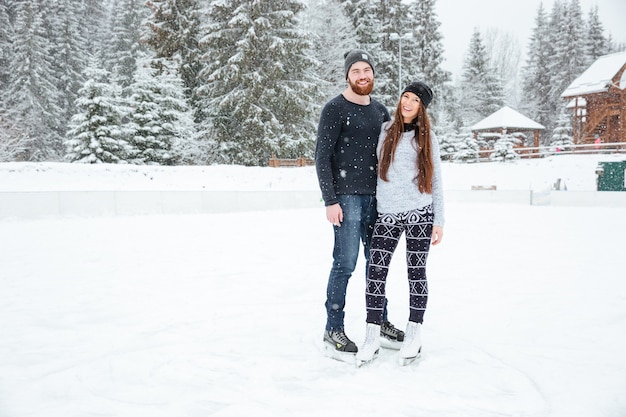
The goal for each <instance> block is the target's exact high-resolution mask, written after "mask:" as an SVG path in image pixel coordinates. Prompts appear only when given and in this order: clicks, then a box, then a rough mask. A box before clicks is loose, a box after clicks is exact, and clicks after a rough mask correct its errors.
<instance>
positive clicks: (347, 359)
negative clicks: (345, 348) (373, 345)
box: [324, 343, 356, 365]
mask: <svg viewBox="0 0 626 417" xmlns="http://www.w3.org/2000/svg"><path fill="white" fill-rule="evenodd" d="M324 355H325V356H326V357H327V358H331V359H335V360H337V361H340V362H344V363H347V364H350V365H354V363H355V361H356V352H342V351H340V350H337V349H335V347H334V346H333V345H330V344H328V343H324Z"/></svg>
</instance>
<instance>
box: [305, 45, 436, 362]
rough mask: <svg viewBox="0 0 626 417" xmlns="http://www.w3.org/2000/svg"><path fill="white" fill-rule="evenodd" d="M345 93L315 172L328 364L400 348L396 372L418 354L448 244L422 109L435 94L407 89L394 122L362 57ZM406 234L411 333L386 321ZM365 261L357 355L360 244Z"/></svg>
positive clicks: (356, 55) (419, 86)
mask: <svg viewBox="0 0 626 417" xmlns="http://www.w3.org/2000/svg"><path fill="white" fill-rule="evenodd" d="M344 72H345V75H346V79H347V81H348V87H347V88H346V89H345V90H344V91H343V93H342V94H340V95H338V96H337V97H335V98H333V99H332V100H330V101H329V102H328V103H327V104H326V105H325V106H324V108H323V110H322V114H321V117H320V121H319V126H318V131H317V144H316V149H315V166H316V170H317V176H318V180H319V185H320V188H321V191H322V197H323V200H324V204H325V206H326V218H327V219H328V221H329V222H330V223H332V225H333V230H334V236H335V244H334V248H333V265H332V268H331V271H330V276H329V278H328V287H327V295H326V312H327V321H326V330H325V332H324V347H325V350H326V352H327V353H328V354H329V356H331V357H333V358H336V359H341V360H346V357H348V358H349V357H352V360H354V356H355V355H356V361H357V363H363V362H368V361H370V360H372V359H373V358H374V357H375V355H376V354H377V353H378V350H379V347H380V346H381V342H382V346H383V347H389V348H395V349H400V358H399V361H400V364H406V363H409V362H411V361H412V360H413V359H415V358H416V357H418V356H419V354H420V352H421V336H420V328H421V324H422V322H423V317H424V311H425V309H426V302H427V298H428V287H427V282H426V258H427V256H428V250H429V248H430V245H431V244H432V245H436V244H438V243H439V242H441V239H442V236H443V223H444V216H443V191H442V184H441V164H440V158H439V145H438V142H437V140H436V138H435V136H434V134H433V133H432V132H431V129H430V120H429V118H428V115H427V113H426V108H427V107H428V104H429V103H430V101H431V100H432V97H433V94H432V91H431V89H430V88H429V87H428V86H427V85H426V84H424V83H422V82H413V83H411V84H409V85H408V86H406V88H405V89H404V91H403V92H402V95H401V97H400V100H399V102H398V105H397V107H396V111H395V114H394V118H393V119H391V118H390V116H389V112H388V111H387V109H386V108H385V107H384V106H383V105H382V104H381V103H379V102H378V101H376V100H374V99H373V98H371V97H370V93H371V92H372V89H373V87H374V63H373V61H372V57H371V56H370V55H369V54H368V53H367V52H365V51H362V50H353V51H350V52H348V53H346V55H345V64H344ZM402 233H405V234H406V262H407V272H408V279H409V321H408V325H407V327H406V333H405V332H403V331H401V330H398V329H396V328H395V327H394V326H393V325H392V324H391V323H390V322H389V320H388V318H387V299H386V297H385V280H386V277H387V273H388V267H389V263H390V261H391V256H392V254H393V252H394V251H395V249H396V246H397V244H398V241H399V239H400V237H401V235H402ZM361 243H362V244H363V248H364V254H365V257H366V260H367V262H366V269H367V283H366V294H365V299H366V307H367V324H366V334H365V341H364V343H363V346H362V347H361V349H357V347H356V345H355V344H354V342H352V341H351V340H350V339H349V338H348V336H346V333H345V330H344V307H345V301H346V289H347V286H348V280H349V278H350V276H351V275H352V272H353V271H354V269H355V266H356V262H357V258H358V253H359V250H360V244H361Z"/></svg>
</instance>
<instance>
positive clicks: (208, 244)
mask: <svg viewBox="0 0 626 417" xmlns="http://www.w3.org/2000/svg"><path fill="white" fill-rule="evenodd" d="M594 158H595V157H571V158H568V159H561V160H559V161H557V160H556V159H551V160H550V161H547V160H542V161H535V162H521V163H518V164H512V165H508V164H507V165H502V164H481V165H475V166H467V165H465V166H463V165H454V166H452V165H446V166H445V167H444V174H445V175H446V177H445V178H444V180H445V182H446V184H447V187H452V188H457V187H461V186H463V187H465V186H466V185H469V184H470V183H471V184H482V183H492V182H495V181H498V183H497V184H498V186H499V189H503V188H506V187H507V186H509V187H510V188H514V186H515V184H518V185H519V186H520V187H521V185H522V184H523V183H526V184H527V185H526V188H527V187H528V183H529V180H530V181H533V184H535V183H536V184H537V185H536V186H537V187H539V186H544V185H545V184H550V183H552V182H553V181H554V177H555V175H559V177H560V178H567V184H568V187H569V188H570V189H572V188H577V187H578V188H580V189H585V190H593V189H595V176H594V173H593V170H594V168H595V165H596V163H597V160H596V159H594ZM599 160H608V159H607V157H603V158H599ZM533 164H534V166H533ZM542 164H543V165H542ZM546 164H549V166H548V167H546ZM9 166H11V167H12V168H9ZM107 168H108V169H113V170H114V171H115V172H116V174H115V175H109V176H108V177H107V175H106V174H102V175H97V174H96V172H98V170H101V172H105V171H104V169H103V168H102V167H101V168H95V169H93V170H90V171H87V170H86V169H87V168H86V167H83V166H78V167H77V168H76V170H77V171H75V172H74V173H73V174H74V175H72V172H71V167H70V166H68V165H60V166H55V165H54V164H52V165H44V166H37V165H31V164H26V165H19V164H0V184H1V185H0V187H2V189H7V188H11V187H18V186H19V189H38V188H40V189H59V188H58V187H59V186H60V185H64V186H66V187H67V188H76V187H79V186H80V187H89V186H91V187H92V188H94V189H103V188H106V187H107V186H112V184H116V185H121V184H124V185H125V186H126V187H140V186H141V184H140V183H141V181H140V176H145V175H144V174H145V173H148V175H152V178H153V179H152V180H147V181H146V182H145V184H144V185H143V186H144V187H149V186H152V185H153V183H152V182H151V181H156V183H155V184H156V185H155V186H157V185H158V184H157V183H158V182H160V184H161V187H163V188H165V187H167V186H171V187H175V186H183V185H188V186H190V187H201V186H202V185H204V186H206V187H212V186H215V187H220V186H224V187H226V186H231V187H233V188H239V189H244V188H250V189H253V188H252V187H259V188H263V187H268V186H271V187H275V188H281V187H283V189H285V188H288V187H294V188H293V189H306V188H307V187H310V186H311V185H310V184H311V183H313V185H315V181H314V178H311V175H314V174H313V172H312V171H311V169H310V168H305V169H299V170H298V169H293V170H291V171H290V170H286V169H285V170H276V169H272V168H236V167H221V168H220V167H209V168H206V170H205V172H206V173H207V176H206V177H204V178H198V176H197V171H194V172H195V174H196V175H193V176H189V175H187V181H184V178H185V175H183V174H175V173H174V174H172V175H170V176H169V177H168V176H167V175H166V174H167V173H168V172H170V173H171V172H172V171H177V172H181V171H186V172H187V173H189V172H190V171H189V170H185V169H184V168H176V169H173V170H169V171H168V170H167V169H165V168H152V169H149V168H146V167H143V168H137V167H135V168H133V169H135V170H136V171H135V174H137V173H139V175H135V174H129V173H128V172H130V171H128V169H129V168H131V167H126V170H124V171H123V172H124V173H123V174H121V173H119V172H118V171H116V170H117V169H118V168H117V167H115V168H111V167H107ZM548 168H549V169H548ZM36 169H39V171H37V170H36ZM589 169H590V170H591V173H589V172H588V170H589ZM11 170H12V172H9V171H11ZM81 170H85V171H81ZM226 171H228V172H230V173H231V174H232V175H231V176H226V177H223V178H217V177H213V176H212V174H214V173H219V175H222V174H224V172H226ZM108 172H111V171H108ZM490 172H491V174H490ZM540 172H543V173H544V175H545V178H540V176H539V173H540ZM250 173H252V175H250ZM507 173H508V174H507ZM87 174H89V175H90V177H89V178H90V180H89V181H87V180H86V179H85V175H87ZM496 174H497V175H496ZM531 174H532V176H533V178H529V177H528V175H531ZM219 175H218V176H219ZM481 175H482V177H481ZM278 177H280V178H278ZM7 178H10V179H11V181H12V182H13V183H12V184H11V185H8V184H7V182H6V179H7ZM146 178H147V177H146ZM156 179H158V181H157V180H156ZM73 181H74V182H73ZM78 183H80V184H78ZM163 184H165V185H163ZM268 184H272V185H268ZM590 184H591V185H590ZM55 185H56V186H57V188H54V187H55ZM587 187H591V188H587ZM83 189H85V188H83ZM446 214H447V215H446V218H447V223H446V227H445V235H444V241H443V243H442V244H441V245H440V246H438V247H436V248H433V249H432V252H431V255H430V258H429V268H428V274H429V286H430V293H431V296H430V300H429V307H428V310H427V313H426V321H425V324H424V343H425V345H424V349H425V350H424V355H423V360H422V361H421V362H420V363H418V364H415V365H413V366H410V367H405V368H401V367H399V366H397V363H396V356H395V355H396V352H394V351H383V352H382V355H381V357H380V358H379V359H378V360H377V361H376V362H374V363H372V364H371V366H368V367H363V368H360V369H357V368H354V367H351V366H349V365H347V364H344V363H341V362H337V361H333V360H330V359H327V358H325V357H324V356H323V355H322V353H321V337H322V330H323V326H324V320H325V313H324V306H323V302H324V296H325V286H326V277H327V275H328V270H329V267H330V255H331V254H330V249H331V245H332V231H331V228H330V226H329V225H328V224H327V223H326V221H325V219H324V212H323V209H322V208H321V207H320V208H319V209H304V210H291V211H270V212H250V213H236V214H207V215H185V216H143V217H105V218H70V219H67V218H66V219H47V220H6V221H0V236H2V238H1V239H0V268H1V269H0V271H1V272H0V288H1V291H0V329H1V332H2V333H1V336H0V416H2V417H26V416H28V417H31V416H37V417H39V416H41V417H73V416H76V417H79V416H80V417H83V416H111V417H113V416H115V417H143V416H149V417H161V416H163V417H183V416H185V417H186V416H189V417H201V416H202V417H205V416H212V417H213V416H215V417H231V416H232V417H234V416H252V415H253V416H256V417H264V416H272V417H274V416H280V417H282V416H322V415H341V416H348V417H352V416H355V417H356V416H372V415H385V416H390V417H396V416H407V417H422V416H423V417H431V416H437V417H490V416H494V417H495V416H498V417H502V416H507V417H509V416H510V417H518V416H526V417H544V416H545V417H548V416H550V417H552V416H554V417H556V416H558V417H623V416H625V415H626V397H624V392H626V357H625V356H624V353H623V352H624V351H625V350H626V332H624V329H625V328H626V282H625V281H624V271H626V257H625V256H624V239H623V231H624V230H626V217H625V216H624V210H623V208H609V207H550V206H547V207H540V206H527V205H514V204H476V203H473V204H461V203H454V204H448V206H447V213H446ZM398 250H399V251H400V252H398V255H396V257H395V258H394V262H393V263H392V267H391V268H392V270H391V274H390V277H389V286H388V289H389V292H388V296H389V299H390V317H391V319H392V321H393V322H394V323H395V324H396V325H398V326H404V324H405V323H406V317H407V315H408V297H407V291H408V290H407V285H406V278H405V274H404V265H403V263H404V260H403V256H402V253H403V252H402V251H403V248H402V247H400V248H399V249H398ZM358 268H359V269H358V271H359V273H358V274H356V275H355V276H354V277H353V279H352V280H351V283H350V287H349V293H348V310H347V317H346V328H347V332H348V334H349V335H350V336H351V337H352V338H353V339H354V340H355V341H356V342H357V343H358V344H360V342H361V341H362V339H363V336H364V330H365V323H364V317H365V308H364V295H363V291H364V279H363V275H362V272H363V262H362V259H361V261H360V264H359V267H358Z"/></svg>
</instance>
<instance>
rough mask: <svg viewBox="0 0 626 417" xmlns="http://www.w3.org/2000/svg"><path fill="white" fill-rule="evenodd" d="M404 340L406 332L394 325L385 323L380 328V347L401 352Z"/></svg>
mask: <svg viewBox="0 0 626 417" xmlns="http://www.w3.org/2000/svg"><path fill="white" fill-rule="evenodd" d="M403 340H404V332H403V331H402V330H398V329H396V328H395V326H394V325H393V324H391V323H390V322H388V321H384V322H383V323H382V324H381V326H380V345H381V346H382V347H384V348H387V349H394V350H399V349H400V347H401V346H402V341H403Z"/></svg>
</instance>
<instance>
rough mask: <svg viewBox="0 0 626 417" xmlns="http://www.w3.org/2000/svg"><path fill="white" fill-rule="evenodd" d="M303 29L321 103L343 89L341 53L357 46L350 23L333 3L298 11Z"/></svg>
mask: <svg viewBox="0 0 626 417" xmlns="http://www.w3.org/2000/svg"><path fill="white" fill-rule="evenodd" d="M301 21H302V23H303V25H304V26H303V28H304V29H305V30H306V31H307V32H309V33H310V36H311V40H312V42H311V44H312V46H311V50H310V55H311V56H312V57H314V58H315V61H316V69H317V70H316V72H317V74H318V81H319V88H320V91H321V96H322V97H323V99H322V102H326V101H328V100H329V99H330V98H332V97H334V96H336V95H338V94H339V93H340V92H341V91H343V90H344V89H345V88H346V77H345V73H344V72H343V63H344V56H343V54H344V53H345V52H346V51H348V50H350V49H354V48H356V47H357V44H356V41H355V35H354V29H353V28H352V23H351V22H350V20H349V19H348V17H347V16H346V15H345V9H344V8H343V7H342V6H341V5H340V4H339V3H338V2H337V1H336V0H323V1H317V2H315V4H311V5H309V6H307V8H306V9H305V10H304V11H303V12H302V16H301Z"/></svg>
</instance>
